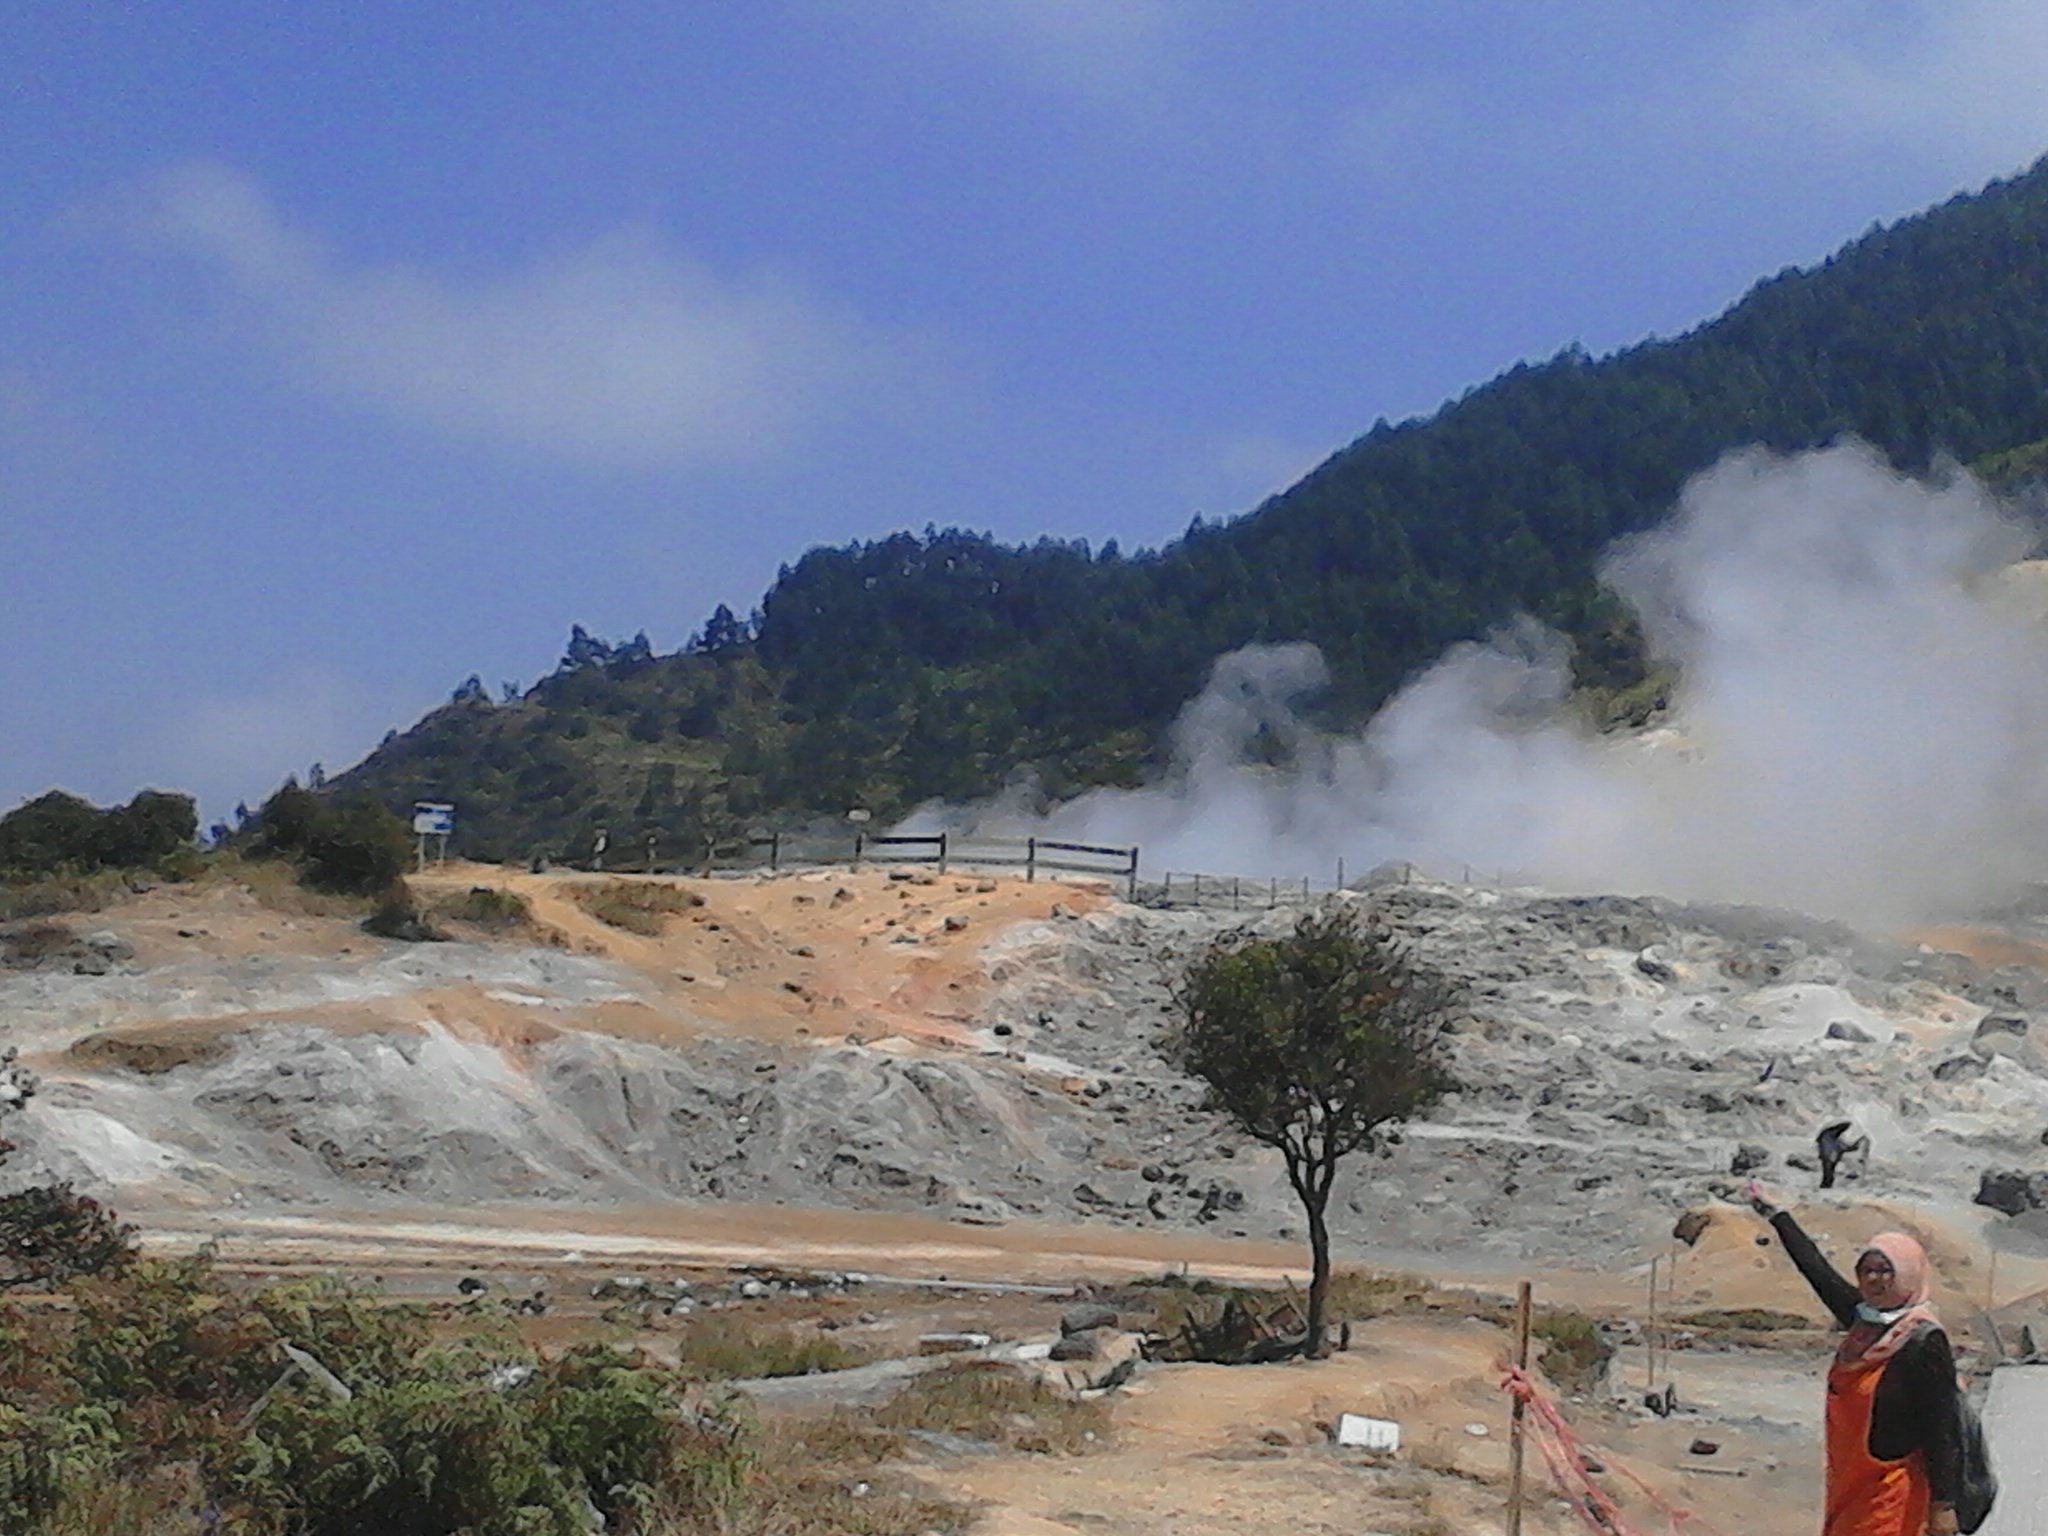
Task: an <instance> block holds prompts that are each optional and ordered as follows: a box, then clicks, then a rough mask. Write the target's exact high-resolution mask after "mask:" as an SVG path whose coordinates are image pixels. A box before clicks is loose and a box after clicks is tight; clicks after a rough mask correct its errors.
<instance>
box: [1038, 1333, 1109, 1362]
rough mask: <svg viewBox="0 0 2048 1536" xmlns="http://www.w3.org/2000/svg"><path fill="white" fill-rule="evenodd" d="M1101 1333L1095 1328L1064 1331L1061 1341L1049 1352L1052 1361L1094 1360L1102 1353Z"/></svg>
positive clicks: (1048, 1356) (1048, 1355)
mask: <svg viewBox="0 0 2048 1536" xmlns="http://www.w3.org/2000/svg"><path fill="white" fill-rule="evenodd" d="M1101 1343H1102V1336H1101V1331H1100V1330H1098V1329H1095V1328H1077V1329H1075V1330H1074V1331H1073V1332H1071V1333H1068V1332H1065V1331H1062V1332H1061V1334H1060V1337H1059V1339H1058V1340H1057V1341H1056V1342H1055V1343H1054V1344H1053V1346H1052V1348H1051V1349H1050V1350H1049V1351H1048V1352H1047V1358H1048V1359H1051V1360H1093V1359H1095V1358H1096V1357H1097V1356H1098V1355H1099V1354H1100V1353H1101Z"/></svg>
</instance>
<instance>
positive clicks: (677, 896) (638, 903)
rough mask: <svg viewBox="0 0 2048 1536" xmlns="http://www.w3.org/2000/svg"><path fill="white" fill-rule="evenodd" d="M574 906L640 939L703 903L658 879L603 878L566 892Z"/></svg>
mask: <svg viewBox="0 0 2048 1536" xmlns="http://www.w3.org/2000/svg"><path fill="white" fill-rule="evenodd" d="M570 896H571V898H572V899H573V900H574V901H575V903H576V905H577V906H579V907H581V908H582V909H583V910H584V911H586V912H588V913H589V914H590V915H591V916H592V917H594V918H596V919H597V920H598V921H599V922H600V923H604V924H607V925H608V926H610V927H613V928H623V929H625V931H626V932H628V933H637V934H639V935H640V936H641V937H642V938H646V939H655V938H659V937H661V931H662V929H663V927H664V926H666V924H667V923H668V920H669V919H670V918H671V917H674V916H675V915H676V914H678V913H680V912H688V911H690V910H691V909H692V908H695V907H701V906H703V905H704V898H703V897H702V896H698V895H694V894H693V893H691V892H689V891H686V890H683V889H682V888H681V887H680V886H674V885H668V884H665V883H663V882H661V881H658V880H607V881H606V882H605V883H604V884H603V885H579V886H576V887H574V888H573V889H572V890H571V892H570Z"/></svg>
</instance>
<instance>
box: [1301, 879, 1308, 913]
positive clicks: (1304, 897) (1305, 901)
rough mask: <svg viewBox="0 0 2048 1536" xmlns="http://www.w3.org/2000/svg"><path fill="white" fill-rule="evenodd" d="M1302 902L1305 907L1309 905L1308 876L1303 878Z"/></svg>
mask: <svg viewBox="0 0 2048 1536" xmlns="http://www.w3.org/2000/svg"><path fill="white" fill-rule="evenodd" d="M1301 901H1302V905H1303V906H1307V905H1308V876H1307V875H1303V876H1302V877H1301Z"/></svg>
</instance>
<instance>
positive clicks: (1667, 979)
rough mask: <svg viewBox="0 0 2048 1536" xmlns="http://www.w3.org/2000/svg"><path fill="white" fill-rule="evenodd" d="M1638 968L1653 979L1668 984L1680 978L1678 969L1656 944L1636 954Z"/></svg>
mask: <svg viewBox="0 0 2048 1536" xmlns="http://www.w3.org/2000/svg"><path fill="white" fill-rule="evenodd" d="M1636 969H1637V970H1638V971H1640V972H1641V973H1642V974H1643V975H1645V976H1647V977H1649V978H1650V980H1652V981H1660V982H1664V983H1666V984H1667V985H1668V984H1669V983H1671V982H1674V981H1676V980H1678V970H1677V968H1676V967H1675V966H1673V965H1672V963H1671V961H1670V960H1669V959H1668V958H1667V957H1666V956H1665V954H1664V951H1663V950H1661V949H1659V948H1657V946H1655V945H1654V944H1653V945H1651V946H1650V947H1649V948H1648V949H1645V950H1643V951H1641V952H1640V953H1639V954H1637V956H1636Z"/></svg>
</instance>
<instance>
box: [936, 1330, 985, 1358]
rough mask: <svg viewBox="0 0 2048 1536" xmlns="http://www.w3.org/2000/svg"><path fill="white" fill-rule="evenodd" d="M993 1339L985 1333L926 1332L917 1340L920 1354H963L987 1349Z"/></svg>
mask: <svg viewBox="0 0 2048 1536" xmlns="http://www.w3.org/2000/svg"><path fill="white" fill-rule="evenodd" d="M994 1342H995V1340H994V1339H993V1338H991V1337H990V1336H989V1335H987V1334H985V1333H927V1334H925V1335H924V1336H923V1337H922V1338H920V1339H919V1340H918V1341H917V1352H918V1353H919V1354H920V1355H963V1354H969V1353H972V1352H973V1351H975V1350H978V1349H987V1348H988V1347H989V1346H990V1345H991V1344H993V1343H994Z"/></svg>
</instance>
